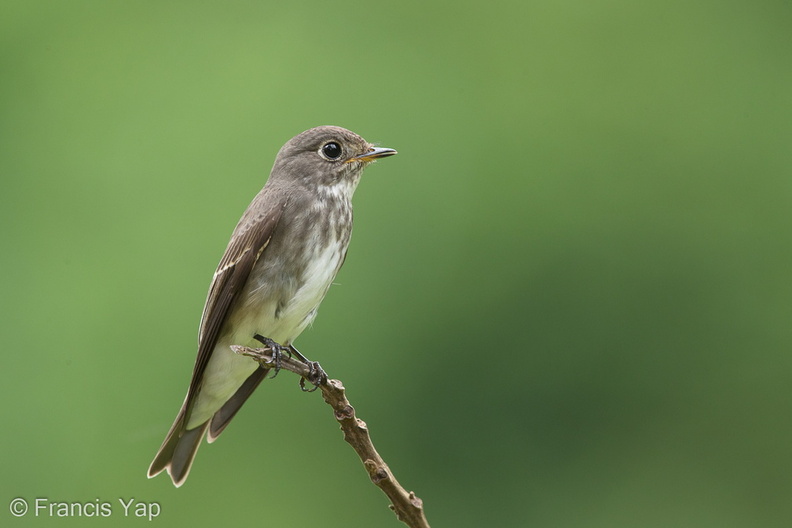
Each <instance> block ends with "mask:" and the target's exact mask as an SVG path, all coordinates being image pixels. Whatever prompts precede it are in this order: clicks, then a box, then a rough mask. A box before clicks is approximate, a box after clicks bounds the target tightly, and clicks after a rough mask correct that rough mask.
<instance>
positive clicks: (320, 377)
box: [300, 361, 327, 392]
mask: <svg viewBox="0 0 792 528" xmlns="http://www.w3.org/2000/svg"><path fill="white" fill-rule="evenodd" d="M307 364H308V367H309V368H310V371H309V372H308V376H306V377H304V378H300V390H301V391H303V392H313V391H315V390H316V389H318V388H319V385H324V384H325V383H327V374H325V371H324V369H323V368H322V366H321V365H319V363H318V362H316V361H307ZM306 379H307V380H308V381H310V382H311V384H312V385H313V388H312V389H306V388H305V380H306Z"/></svg>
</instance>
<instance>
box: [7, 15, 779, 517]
mask: <svg viewBox="0 0 792 528" xmlns="http://www.w3.org/2000/svg"><path fill="white" fill-rule="evenodd" d="M0 6H1V7H0V10H1V11H2V14H1V16H0V175H2V193H0V215H1V217H0V220H1V221H2V227H1V228H0V229H2V252H0V262H2V273H1V274H0V287H2V298H3V302H2V308H1V309H2V312H0V324H1V325H2V329H1V330H2V335H3V337H4V339H5V343H4V346H3V349H4V350H3V363H2V369H1V370H0V372H1V374H0V376H2V378H0V393H1V394H2V398H3V403H4V405H3V411H2V413H3V414H2V423H3V426H4V435H3V441H2V456H0V471H1V473H2V482H1V483H0V489H1V490H2V493H0V498H1V499H2V501H3V504H2V507H3V508H4V511H3V512H2V513H0V517H2V518H3V519H4V520H3V521H2V522H0V524H2V525H4V526H26V525H45V524H47V525H48V524H53V525H54V524H58V525H59V526H78V525H79V526H84V525H86V524H85V523H86V522H88V521H86V520H85V519H84V518H83V519H60V520H58V521H53V520H52V519H49V518H43V517H39V518H35V517H34V516H33V514H32V513H29V514H28V515H27V516H26V517H24V518H19V519H17V518H14V517H12V516H11V514H10V513H9V511H8V506H7V505H8V504H9V503H10V501H11V500H12V499H13V498H14V497H23V498H26V499H28V500H33V499H35V498H37V497H43V498H48V499H49V500H50V501H79V502H95V501H97V500H99V501H108V502H112V503H113V515H112V516H110V517H108V518H103V519H92V520H91V521H90V522H91V523H95V524H96V525H102V526H111V525H122V524H124V525H125V524H129V523H135V522H137V523H142V522H146V521H141V520H138V519H133V520H127V519H124V517H123V509H122V508H121V507H120V505H119V504H118V499H119V498H123V499H125V500H128V499H129V498H132V497H134V498H135V499H137V500H139V501H145V502H151V501H156V502H158V503H159V504H160V506H161V514H160V517H159V518H158V519H156V520H155V522H157V523H158V524H159V525H169V526H174V525H176V523H178V524H179V525H183V526H187V525H189V526H194V527H200V526H220V525H223V526H237V525H243V524H244V525H250V524H252V523H258V525H260V526H311V525H316V524H319V525H321V526H328V527H335V526H339V527H347V526H386V527H387V526H394V527H395V526H399V525H400V524H399V523H398V522H397V521H396V519H395V518H394V516H393V514H392V513H391V512H389V511H388V509H387V507H386V506H387V501H386V499H385V498H384V496H383V495H381V493H380V492H379V490H377V489H376V488H375V487H374V486H372V485H371V484H370V483H369V482H368V479H367V477H366V474H365V472H364V470H363V468H362V466H361V465H360V463H359V462H358V460H357V459H356V457H355V455H354V453H353V452H352V450H351V449H350V448H349V447H348V446H347V445H346V444H345V443H344V442H343V440H342V438H341V434H340V432H339V431H338V427H337V425H336V423H335V422H334V420H333V418H332V415H331V413H330V411H329V408H328V407H326V406H325V404H324V403H323V402H322V401H321V397H320V396H319V394H311V395H305V394H302V393H300V391H299V390H298V387H297V382H296V380H295V379H294V377H293V376H292V375H291V374H288V373H284V374H281V376H280V377H279V378H278V379H276V380H275V381H273V382H267V383H266V384H265V385H264V386H262V387H260V388H259V390H258V391H257V393H256V394H255V396H254V397H253V398H252V399H251V400H250V401H249V403H248V404H247V405H246V406H245V408H244V410H243V411H242V412H241V413H240V415H239V416H238V417H237V419H236V420H235V421H234V423H233V425H232V426H231V427H229V429H228V431H227V432H226V433H225V434H224V435H223V437H222V438H221V439H220V440H219V441H218V442H217V443H215V444H214V445H212V446H204V447H203V448H202V449H201V451H200V454H199V456H198V459H197V462H196V466H195V468H194V470H193V472H192V474H191V477H190V479H189V480H188V482H187V484H186V485H185V486H184V487H183V488H181V489H178V490H177V489H174V488H173V486H172V485H171V483H170V481H169V479H168V478H167V477H164V476H160V477H158V478H156V479H154V480H147V479H146V477H145V472H146V469H147V467H148V464H149V462H150V461H151V458H152V457H153V455H154V453H155V451H156V450H157V448H158V447H159V445H160V442H161V441H162V439H163V437H164V435H165V433H166V431H167V430H168V427H169V426H170V424H171V420H172V419H173V417H174V416H175V413H176V411H177V410H178V407H179V405H180V404H181V401H182V398H183V397H184V393H185V391H186V388H187V383H188V381H189V376H190V371H191V368H192V363H193V360H194V357H195V343H196V334H197V326H198V322H199V318H200V315H201V309H202V307H203V302H204V299H205V295H206V290H207V288H208V285H209V280H210V278H211V275H212V272H213V271H214V268H215V266H216V264H217V261H218V260H219V258H220V256H221V254H222V251H223V249H224V248H225V244H226V242H227V240H228V236H229V234H230V232H231V229H232V228H233V227H234V225H235V223H236V221H237V219H238V218H239V216H240V214H241V213H242V211H243V210H244V209H245V207H246V206H247V204H248V202H249V201H250V199H251V198H252V197H253V196H254V194H255V193H256V192H257V191H258V190H259V189H260V187H261V186H262V185H263V183H264V181H265V179H266V176H267V174H268V172H269V169H270V167H271V164H272V161H273V159H274V156H275V154H276V152H277V150H278V148H279V147H280V146H281V145H282V144H283V143H284V142H285V141H286V140H288V139H289V138H290V137H292V136H293V135H295V134H297V133H299V132H301V131H303V130H305V129H307V128H310V127H312V126H315V125H320V124H336V125H340V126H344V127H347V128H350V129H352V130H354V131H356V132H358V133H360V134H361V135H363V136H364V137H366V138H367V139H368V140H370V141H374V142H378V143H380V144H381V145H383V146H388V147H393V148H396V149H398V150H399V152H400V154H399V156H397V157H395V158H389V159H388V160H385V161H382V162H380V163H378V164H377V165H376V166H374V167H371V168H370V169H369V170H368V171H367V173H366V175H365V176H364V180H363V182H362V184H361V186H360V188H359V189H358V192H357V194H356V197H355V207H356V209H355V212H356V227H355V235H354V237H353V242H352V246H351V249H350V253H349V258H348V259H347V263H346V265H345V267H344V269H343V270H342V272H341V273H340V275H339V277H338V279H337V281H336V282H337V283H338V285H337V286H334V287H333V288H332V289H331V292H330V294H329V296H328V298H327V299H326V301H325V303H324V305H323V307H322V310H321V311H320V315H319V317H318V319H317V321H316V323H315V324H314V326H313V328H312V329H310V330H308V331H306V332H305V333H304V334H303V336H302V337H301V338H300V339H299V340H298V341H297V345H298V347H299V348H300V349H301V350H302V351H303V353H305V354H306V355H308V356H309V357H311V358H313V359H317V360H320V361H321V362H322V365H323V366H324V367H325V368H326V369H327V371H328V373H329V374H330V375H331V376H333V377H337V378H339V379H341V380H343V382H344V383H345V385H346V386H347V389H348V395H349V397H350V399H351V400H352V402H353V403H354V404H355V405H356V407H357V410H358V413H359V415H360V417H361V418H363V419H364V420H366V421H367V423H368V424H369V426H370V428H371V430H372V433H373V437H374V440H375V443H376V445H377V447H378V448H379V449H380V451H381V453H382V454H383V456H384V457H385V459H386V460H387V461H388V462H389V464H390V465H391V467H392V468H393V470H394V471H395V473H396V475H397V477H398V478H399V479H400V480H401V482H402V483H403V484H404V485H405V486H406V487H407V488H408V489H412V490H415V491H416V493H417V494H418V495H419V496H420V497H421V498H422V499H423V500H424V502H425V506H426V512H427V516H428V519H429V521H430V523H431V524H432V525H433V526H436V527H440V526H454V527H481V526H504V527H525V526H542V527H551V526H552V527H608V528H613V527H636V526H639V527H642V528H643V527H668V526H675V527H676V526H685V527H687V526H689V527H696V528H700V527H710V526H711V527H718V528H724V527H726V528H728V527H755V526H762V527H776V526H777V527H786V526H789V524H790V522H792V500H790V497H791V496H792V456H791V455H790V448H792V422H791V421H790V419H791V417H792V408H791V407H792V403H791V396H792V390H791V387H792V359H791V357H790V350H791V349H792V324H790V323H791V321H790V319H791V318H790V316H792V302H791V301H790V299H792V287H791V286H792V280H790V271H791V269H792V266H791V260H792V244H791V242H792V239H791V237H790V204H791V203H792V148H790V143H791V142H792V68H790V59H792V31H790V27H792V26H791V25H790V23H791V22H792V4H790V3H789V2H778V1H775V2H773V1H759V2H734V1H727V2H715V1H703V0H702V1H693V2H690V1H681V0H672V1H670V2H662V3H661V2H654V3H636V2H626V1H618V0H617V1H609V2H608V1H599V2H590V1H580V0H579V1H566V2H525V1H523V0H503V1H499V0H495V1H493V2H465V1H462V2H460V1H456V2H434V3H433V2H417V1H404V2H390V3H379V4H366V3H361V2H349V1H344V0H341V1H337V2H318V1H306V2H186V1H184V2H158V1H141V2H115V1H76V0H74V1H70V2H35V1H8V0H3V1H2V3H1V4H0Z"/></svg>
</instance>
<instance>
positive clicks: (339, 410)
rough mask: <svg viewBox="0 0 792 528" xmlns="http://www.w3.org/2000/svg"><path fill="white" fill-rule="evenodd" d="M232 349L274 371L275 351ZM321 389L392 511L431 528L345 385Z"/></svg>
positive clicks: (288, 362) (287, 360) (294, 366)
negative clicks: (377, 446)
mask: <svg viewBox="0 0 792 528" xmlns="http://www.w3.org/2000/svg"><path fill="white" fill-rule="evenodd" d="M231 349H232V350H233V351H234V352H236V353H237V354H242V355H243V356H248V357H251V358H253V359H254V360H256V361H258V362H259V364H261V365H262V366H264V367H267V368H272V367H273V366H274V363H273V361H272V350H271V349H269V348H249V347H243V346H237V345H234V346H232V347H231ZM280 366H281V368H282V369H283V370H288V371H290V372H294V373H295V374H297V375H298V376H301V377H303V378H309V377H310V376H311V375H312V374H314V371H313V369H312V368H311V367H310V366H309V365H306V364H305V363H303V362H301V361H298V360H297V359H294V358H291V357H285V356H283V357H282V358H281V362H280ZM319 389H321V391H322V397H323V398H324V401H325V402H327V404H328V405H330V407H332V408H333V411H334V412H333V414H334V415H335V419H336V420H338V423H339V424H341V430H342V431H343V432H344V440H346V442H347V443H348V444H349V445H351V446H352V449H354V450H355V452H356V453H357V454H358V456H359V457H360V460H361V461H362V462H363V465H364V466H365V468H366V471H368V474H369V478H370V479H371V482H373V483H374V484H375V485H376V486H377V487H379V488H380V489H381V490H382V491H383V493H385V495H387V496H388V498H389V499H390V501H391V504H390V508H391V510H393V511H394V512H395V513H396V517H398V519H399V520H400V521H402V522H403V523H405V524H406V525H407V526H410V527H411V528H429V523H428V522H427V521H426V516H425V515H424V511H423V501H421V499H419V498H418V497H417V496H416V495H415V493H413V492H412V491H407V490H405V489H404V488H403V487H402V486H401V485H400V484H399V482H398V481H397V480H396V477H395V476H394V475H393V472H392V471H391V470H390V468H389V467H388V464H386V463H385V461H384V460H383V459H382V457H381V456H380V455H379V453H377V450H376V449H375V448H374V444H373V443H371V437H370V436H369V431H368V427H367V426H366V423H365V422H364V421H363V420H361V419H359V418H357V417H356V416H355V409H354V407H352V405H351V404H350V403H349V400H347V398H346V395H345V390H344V386H343V385H342V384H341V382H340V381H338V380H336V379H329V380H327V382H326V383H321V384H320V385H319Z"/></svg>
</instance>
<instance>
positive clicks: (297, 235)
mask: <svg viewBox="0 0 792 528" xmlns="http://www.w3.org/2000/svg"><path fill="white" fill-rule="evenodd" d="M394 154H397V152H396V151H395V150H394V149H390V148H383V147H377V146H374V145H373V144H371V143H369V142H367V141H366V140H365V139H363V138H362V137H360V136H359V135H357V134H355V133H354V132H351V131H349V130H347V129H345V128H341V127H337V126H319V127H315V128H311V129H310V130H306V131H305V132H302V133H301V134H298V135H296V136H295V137H293V138H292V139H290V140H289V141H288V142H286V144H285V145H283V147H282V148H281V149H280V151H279V152H278V154H277V156H276V158H275V162H274V164H273V167H272V171H271V172H270V175H269V178H268V179H267V181H266V183H265V185H264V187H263V188H262V189H261V191H260V192H259V193H258V194H257V195H256V196H255V198H253V201H252V202H251V203H250V205H249V206H248V208H247V209H246V210H245V212H244V213H243V214H242V217H241V219H240V220H239V222H238V223H237V225H236V228H235V229H234V231H233V233H232V235H231V239H230V241H229V242H228V246H227V247H226V250H225V253H224V255H223V257H222V258H221V259H220V263H219V264H218V266H217V270H216V271H215V273H214V276H213V278H212V281H211V284H210V286H209V293H208V295H207V298H206V303H205V305H204V309H203V314H202V316H201V324H200V327H199V331H198V354H197V357H196V360H195V364H194V366H193V371H192V378H191V380H190V385H189V388H188V390H187V395H186V397H185V399H184V403H183V404H182V406H181V409H180V410H179V413H178V414H177V416H176V419H175V420H174V422H173V425H172V426H171V428H170V430H169V431H168V434H167V435H166V437H165V440H164V441H163V443H162V446H161V447H160V449H159V451H157V454H156V456H155V457H154V460H153V461H152V463H151V465H150V467H149V469H148V477H149V478H152V477H154V476H156V475H158V474H160V473H162V472H163V471H167V473H168V474H169V475H170V477H171V480H172V481H173V484H174V485H175V486H176V487H180V486H181V485H182V484H184V482H185V480H186V479H187V476H188V475H189V473H190V469H191V467H192V464H193V461H194V460H195V455H196V453H197V451H198V448H199V447H200V445H201V443H202V440H203V438H204V436H206V439H207V441H208V442H209V443H211V442H213V441H214V440H216V439H217V437H218V436H219V435H220V433H222V432H223V431H224V430H225V428H226V427H227V426H228V424H229V422H230V421H231V419H232V418H233V417H234V416H235V415H236V413H237V411H239V409H240V407H241V406H242V405H243V404H244V403H245V401H246V400H247V399H248V397H249V396H250V395H251V394H252V393H253V391H254V390H255V389H256V388H257V387H258V385H259V384H260V383H261V381H262V380H264V379H265V378H266V377H267V374H268V372H269V370H270V369H268V368H265V367H263V366H261V365H260V364H259V363H257V362H256V361H254V360H252V359H250V358H247V357H244V356H241V355H238V354H236V353H234V352H233V351H232V350H231V348H230V347H231V346H232V345H241V346H251V345H253V344H254V342H255V341H259V342H262V343H265V344H267V345H268V346H270V347H271V348H272V349H273V351H275V352H280V351H284V350H285V351H286V352H287V353H288V352H291V351H294V352H296V349H294V347H293V345H292V343H293V342H294V340H295V339H296V338H297V336H299V335H300V333H302V331H303V330H305V328H306V327H307V326H308V325H310V324H311V322H312V321H313V320H314V318H315V317H316V313H317V309H318V308H319V305H320V303H321V302H322V300H323V299H324V297H325V295H326V294H327V291H328V289H329V288H330V285H331V284H332V282H333V280H334V278H335V276H336V274H337V273H338V270H339V269H340V268H341V266H342V265H343V263H344V260H345V259H346V254H347V249H348V247H349V241H350V237H351V234H352V196H353V194H354V192H355V189H356V188H357V186H358V183H359V182H360V177H361V174H362V172H363V169H364V168H365V167H366V166H367V165H369V164H371V163H372V162H374V161H376V160H378V159H380V158H384V157H386V156H392V155H394ZM299 357H302V356H301V355H300V356H299ZM276 373H277V370H276Z"/></svg>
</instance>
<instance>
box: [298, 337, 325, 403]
mask: <svg viewBox="0 0 792 528" xmlns="http://www.w3.org/2000/svg"><path fill="white" fill-rule="evenodd" d="M289 350H291V353H292V354H294V355H295V356H296V357H297V359H299V360H300V361H302V362H303V363H305V364H306V365H308V369H309V371H308V375H307V376H305V377H302V378H300V390H301V391H303V392H313V391H315V390H316V389H317V388H318V387H319V385H323V384H325V383H327V374H325V371H324V369H322V366H321V365H319V363H317V362H316V361H311V360H309V359H308V358H307V357H305V356H303V355H302V354H300V351H299V350H297V349H296V348H294V346H293V345H289ZM306 379H307V380H308V381H309V382H310V383H311V385H313V388H312V389H306V388H305V380H306Z"/></svg>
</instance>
